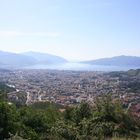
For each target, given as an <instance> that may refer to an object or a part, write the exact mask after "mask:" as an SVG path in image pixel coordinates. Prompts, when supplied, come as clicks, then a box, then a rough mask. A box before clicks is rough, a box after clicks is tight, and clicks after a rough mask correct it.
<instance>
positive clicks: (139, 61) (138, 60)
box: [82, 55, 140, 66]
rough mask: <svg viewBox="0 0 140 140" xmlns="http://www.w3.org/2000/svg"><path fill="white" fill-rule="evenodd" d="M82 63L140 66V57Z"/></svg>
mask: <svg viewBox="0 0 140 140" xmlns="http://www.w3.org/2000/svg"><path fill="white" fill-rule="evenodd" d="M82 63H86V64H92V65H110V66H140V57H136V56H124V55H122V56H116V57H112V58H102V59H96V60H89V61H83V62H82Z"/></svg>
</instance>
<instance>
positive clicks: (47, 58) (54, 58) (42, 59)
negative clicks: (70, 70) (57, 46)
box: [23, 51, 67, 64]
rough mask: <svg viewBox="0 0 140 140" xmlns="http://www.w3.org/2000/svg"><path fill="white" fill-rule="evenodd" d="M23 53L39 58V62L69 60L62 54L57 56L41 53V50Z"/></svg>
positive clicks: (50, 62) (52, 62)
mask: <svg viewBox="0 0 140 140" xmlns="http://www.w3.org/2000/svg"><path fill="white" fill-rule="evenodd" d="M23 55H26V56H29V57H33V58H34V59H36V60H37V62H38V63H39V64H57V63H65V62H67V60H66V59H64V58H62V57H60V56H56V55H52V54H48V53H39V52H32V51H30V52H25V53H23Z"/></svg>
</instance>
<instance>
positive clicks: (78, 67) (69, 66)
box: [24, 63, 140, 71]
mask: <svg viewBox="0 0 140 140" xmlns="http://www.w3.org/2000/svg"><path fill="white" fill-rule="evenodd" d="M24 68H25V69H55V70H75V71H127V70H129V69H138V68H140V67H133V66H104V65H90V64H83V63H64V64H57V65H53V64H51V65H33V66H28V67H24Z"/></svg>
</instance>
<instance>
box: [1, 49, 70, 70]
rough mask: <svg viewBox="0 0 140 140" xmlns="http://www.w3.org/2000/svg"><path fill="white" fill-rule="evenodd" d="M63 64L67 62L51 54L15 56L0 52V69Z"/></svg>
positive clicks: (30, 53) (35, 53)
mask: <svg viewBox="0 0 140 140" xmlns="http://www.w3.org/2000/svg"><path fill="white" fill-rule="evenodd" d="M65 62H67V60H65V59H64V58H62V57H59V56H55V55H51V54H45V53H37V52H26V53H21V54H17V53H11V52H3V51H0V68H17V67H18V68H22V67H24V66H31V65H41V64H58V63H65Z"/></svg>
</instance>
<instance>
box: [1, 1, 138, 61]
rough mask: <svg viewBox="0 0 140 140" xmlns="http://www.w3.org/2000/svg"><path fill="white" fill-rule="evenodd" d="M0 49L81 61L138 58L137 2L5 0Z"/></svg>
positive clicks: (2, 3) (3, 2)
mask: <svg viewBox="0 0 140 140" xmlns="http://www.w3.org/2000/svg"><path fill="white" fill-rule="evenodd" d="M0 50H3V51H8V52H18V53H21V52H27V51H31V50H32V51H35V52H42V53H49V54H54V55H56V56H61V57H63V58H65V59H67V60H80V61H82V60H93V59H97V58H105V57H113V56H120V55H127V56H140V1H139V0H40V1H39V0H3V1H1V2H0Z"/></svg>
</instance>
